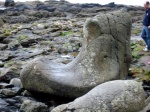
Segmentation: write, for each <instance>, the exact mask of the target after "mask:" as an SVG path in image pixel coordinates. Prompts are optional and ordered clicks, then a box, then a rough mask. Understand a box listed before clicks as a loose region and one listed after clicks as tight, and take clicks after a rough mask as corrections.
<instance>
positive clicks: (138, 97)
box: [51, 80, 146, 112]
mask: <svg viewBox="0 0 150 112" xmlns="http://www.w3.org/2000/svg"><path fill="white" fill-rule="evenodd" d="M145 96H146V94H145V92H144V90H143V88H142V86H141V84H139V83H138V82H136V81H132V80H128V81H127V80H124V81H123V80H117V81H110V82H106V83H103V84H101V85H99V86H97V87H95V88H94V89H92V90H91V91H90V92H88V93H87V94H86V95H84V96H82V97H79V98H77V99H76V100H75V101H73V102H70V103H68V104H63V105H60V106H58V107H56V108H54V109H53V110H52V111H51V112H139V111H140V110H142V109H143V107H144V101H145Z"/></svg>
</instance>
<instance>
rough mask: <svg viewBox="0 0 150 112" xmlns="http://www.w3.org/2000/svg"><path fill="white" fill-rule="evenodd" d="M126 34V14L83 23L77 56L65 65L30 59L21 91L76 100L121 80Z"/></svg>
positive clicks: (128, 23)
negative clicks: (100, 86)
mask: <svg viewBox="0 0 150 112" xmlns="http://www.w3.org/2000/svg"><path fill="white" fill-rule="evenodd" d="M130 30H131V16H130V15H129V14H128V13H127V12H123V11H116V12H111V13H108V14H101V15H98V16H95V17H93V18H89V19H87V20H86V22H85V24H84V27H83V36H84V40H83V46H82V50H81V51H80V53H79V55H78V56H77V57H76V58H75V59H74V60H73V61H72V62H70V63H69V64H67V65H63V64H58V63H54V62H52V61H50V60H48V59H45V58H37V59H34V60H33V61H31V62H30V63H29V64H28V65H26V66H25V67H24V68H23V70H22V72H21V81H22V84H23V87H24V88H25V89H27V90H28V91H30V92H32V91H34V92H42V93H48V94H55V95H59V96H65V97H71V98H76V97H79V96H81V95H84V94H85V93H87V92H88V91H90V90H91V89H92V88H94V87H95V86H97V85H99V84H101V83H104V82H107V81H111V80H117V79H125V78H126V76H127V74H128V69H129V65H130V61H131V51H130V34H131V32H130Z"/></svg>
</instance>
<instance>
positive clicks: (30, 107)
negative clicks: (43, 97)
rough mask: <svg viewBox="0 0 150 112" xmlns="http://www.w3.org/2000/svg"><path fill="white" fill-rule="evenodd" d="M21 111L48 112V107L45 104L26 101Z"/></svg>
mask: <svg viewBox="0 0 150 112" xmlns="http://www.w3.org/2000/svg"><path fill="white" fill-rule="evenodd" d="M20 111H24V112H48V107H47V105H45V104H44V103H40V102H35V101H31V100H25V101H24V102H23V104H22V105H21V107H20Z"/></svg>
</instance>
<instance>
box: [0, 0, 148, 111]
mask: <svg viewBox="0 0 150 112" xmlns="http://www.w3.org/2000/svg"><path fill="white" fill-rule="evenodd" d="M8 1H9V0H8ZM10 1H11V0H10ZM12 1H13V0H12ZM10 5H11V4H10ZM12 5H13V7H11V6H12ZM12 5H11V6H10V7H7V8H5V7H4V2H0V112H3V111H4V112H18V111H20V108H21V105H22V104H23V102H24V101H26V100H30V101H31V102H34V103H36V102H37V103H38V102H41V103H42V104H43V103H44V105H47V107H48V111H51V110H52V109H53V108H54V107H56V106H58V105H61V104H67V103H69V102H72V101H73V100H74V99H68V98H64V97H63V98H62V97H57V96H50V95H45V94H44V95H43V94H42V93H30V92H29V91H27V90H24V89H22V88H20V87H21V86H20V87H19V88H17V87H14V85H16V84H14V83H13V85H12V84H11V83H10V81H11V80H12V79H14V78H20V72H21V70H22V68H23V67H24V66H25V65H26V64H28V63H29V62H30V61H31V60H33V59H34V58H38V57H43V56H44V57H45V58H48V59H49V60H52V61H54V62H55V63H63V64H68V63H69V62H71V61H72V60H73V59H74V58H75V57H76V56H77V55H78V53H79V52H80V51H81V47H82V46H83V45H82V41H83V32H82V28H83V24H84V22H85V20H86V19H87V18H88V17H94V16H95V15H99V14H101V13H107V12H111V11H115V10H120V9H121V8H125V9H126V10H127V11H128V12H129V13H130V14H131V15H132V23H133V24H132V32H131V33H132V35H131V48H132V57H133V61H132V63H131V68H130V73H129V76H128V77H127V78H130V79H134V80H138V81H140V82H142V81H143V87H144V90H145V91H146V93H147V95H149V96H150V89H149V87H150V83H149V82H150V81H149V79H150V78H149V75H147V74H148V70H149V69H148V68H149V65H148V64H147V62H146V61H148V59H149V58H147V57H148V56H150V54H149V53H145V52H142V49H143V48H144V47H145V46H144V43H143V42H141V38H140V32H141V28H142V24H141V20H142V17H143V14H144V8H143V7H137V6H125V5H117V4H115V3H110V4H106V5H100V4H71V3H69V2H66V1H64V0H62V1H55V0H49V1H47V2H44V3H43V2H36V1H35V2H26V3H19V2H16V3H15V5H14V3H13V4H12ZM139 45H140V46H139ZM143 56H145V57H146V58H145V57H143ZM141 57H143V58H141ZM140 58H141V59H140ZM141 62H142V63H141ZM143 62H144V64H143ZM139 68H140V69H139ZM146 68H147V69H146ZM1 91H3V92H2V93H3V94H2V93H1ZM145 107H146V106H145ZM148 110H149V109H148V106H147V108H145V110H144V111H143V112H146V111H147V112H148Z"/></svg>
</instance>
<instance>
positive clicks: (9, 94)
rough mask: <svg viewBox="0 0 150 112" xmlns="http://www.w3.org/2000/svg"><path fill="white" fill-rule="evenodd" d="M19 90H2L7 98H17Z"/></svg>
mask: <svg viewBox="0 0 150 112" xmlns="http://www.w3.org/2000/svg"><path fill="white" fill-rule="evenodd" d="M19 91H20V89H19V88H11V89H10V88H9V89H2V90H1V94H3V95H5V96H6V97H12V96H16V95H17V94H18V93H19Z"/></svg>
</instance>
